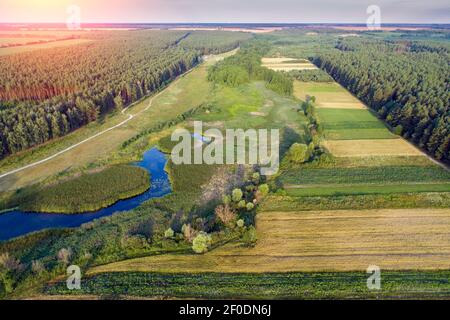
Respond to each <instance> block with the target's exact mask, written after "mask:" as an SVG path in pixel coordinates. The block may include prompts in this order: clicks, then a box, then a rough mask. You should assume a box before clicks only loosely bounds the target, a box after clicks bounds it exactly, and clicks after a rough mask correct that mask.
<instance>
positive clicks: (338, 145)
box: [323, 139, 424, 157]
mask: <svg viewBox="0 0 450 320" xmlns="http://www.w3.org/2000/svg"><path fill="white" fill-rule="evenodd" d="M323 146H324V147H325V148H327V149H328V151H330V152H331V153H332V154H333V155H334V156H336V157H368V156H420V155H422V156H423V155H424V154H423V153H422V152H421V151H420V150H419V149H417V148H415V147H413V146H412V145H411V144H409V143H408V142H406V141H405V140H403V139H377V140H369V139H367V140H327V141H324V142H323Z"/></svg>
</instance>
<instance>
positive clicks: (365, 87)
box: [313, 38, 450, 163]
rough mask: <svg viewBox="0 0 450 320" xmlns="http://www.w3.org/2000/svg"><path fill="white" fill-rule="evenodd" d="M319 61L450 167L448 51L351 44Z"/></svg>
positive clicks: (413, 44) (436, 46)
mask: <svg viewBox="0 0 450 320" xmlns="http://www.w3.org/2000/svg"><path fill="white" fill-rule="evenodd" d="M313 61H314V63H315V64H316V65H317V66H319V67H320V68H322V69H324V70H326V71H327V72H328V73H329V74H330V75H331V76H332V77H333V78H334V79H335V80H337V81H338V82H339V83H341V84H342V85H343V86H345V87H346V88H347V89H349V90H350V91H351V92H353V93H354V94H355V95H356V96H357V97H358V98H360V99H361V100H363V101H364V102H365V103H366V104H368V105H369V106H370V107H371V108H372V109H373V110H375V111H377V112H378V114H379V116H380V117H381V118H382V119H384V120H385V121H386V122H387V123H388V124H389V125H390V126H391V127H393V128H394V131H395V132H396V133H398V134H401V135H402V136H403V137H405V138H406V139H409V140H411V141H412V142H413V143H415V144H416V145H418V146H419V147H420V148H422V149H424V150H425V151H427V152H428V153H429V154H430V155H432V156H434V157H435V158H436V159H438V160H442V161H444V162H447V163H450V47H449V46H448V45H445V44H443V43H434V42H430V41H405V40H402V41H389V40H373V39H350V38H346V39H342V40H341V41H339V43H338V44H337V45H336V48H335V49H332V50H328V51H327V52H321V53H320V54H319V55H318V56H317V57H315V58H314V59H313Z"/></svg>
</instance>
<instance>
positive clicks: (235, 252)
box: [88, 209, 450, 274]
mask: <svg viewBox="0 0 450 320" xmlns="http://www.w3.org/2000/svg"><path fill="white" fill-rule="evenodd" d="M257 230H258V243H257V245H256V246H255V247H254V248H243V247H240V246H239V245H235V244H229V245H225V246H223V247H220V248H218V249H215V250H213V251H211V252H209V253H206V254H204V255H194V254H192V255H173V254H168V255H161V256H155V257H144V258H137V259H131V260H125V261H122V262H117V263H112V264H108V265H104V266H99V267H96V268H93V269H92V270H90V271H89V272H88V273H89V274H97V273H104V272H122V271H130V270H133V271H140V272H164V273H190V272H193V273H202V272H252V273H265V272H291V271H325V270H328V271H358V270H359V271H363V270H366V268H367V267H368V266H369V265H378V266H379V267H380V268H381V269H382V270H415V269H422V270H425V269H427V270H430V269H447V268H448V255H449V254H450V251H449V248H450V239H449V238H448V237H447V236H446V235H447V234H448V233H449V232H450V210H449V209H428V210H426V211H424V210H422V209H408V210H359V211H355V210H350V211H346V210H343V211H309V212H302V211H299V212H262V213H260V214H259V215H258V218H257Z"/></svg>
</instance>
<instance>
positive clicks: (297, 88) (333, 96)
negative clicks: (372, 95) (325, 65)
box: [294, 81, 367, 109]
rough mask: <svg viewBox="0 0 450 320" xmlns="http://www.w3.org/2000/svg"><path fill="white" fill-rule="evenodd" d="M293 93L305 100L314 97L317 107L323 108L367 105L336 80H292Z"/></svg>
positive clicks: (361, 107) (352, 107)
mask: <svg viewBox="0 0 450 320" xmlns="http://www.w3.org/2000/svg"><path fill="white" fill-rule="evenodd" d="M294 95H295V96H296V97H297V98H299V99H301V100H305V99H306V97H307V96H314V97H316V105H317V108H325V109H335V108H336V109H367V107H366V106H365V105H364V104H363V103H362V102H361V101H359V100H358V99H357V98H355V97H354V96H353V95H351V94H350V93H349V92H348V91H347V90H345V89H344V88H343V87H341V86H340V85H339V84H338V83H336V82H321V83H317V82H300V81H294Z"/></svg>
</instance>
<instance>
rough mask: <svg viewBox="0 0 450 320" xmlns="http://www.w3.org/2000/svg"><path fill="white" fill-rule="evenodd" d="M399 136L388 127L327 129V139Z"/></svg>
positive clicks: (390, 137) (388, 137)
mask: <svg viewBox="0 0 450 320" xmlns="http://www.w3.org/2000/svg"><path fill="white" fill-rule="evenodd" d="M322 110H323V109H322ZM394 138H398V137H397V136H396V135H394V134H393V133H391V132H390V131H389V130H386V128H383V129H381V128H375V129H356V128H354V129H340V130H326V131H325V139H327V140H355V139H358V140H362V139H371V140H373V139H394Z"/></svg>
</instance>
